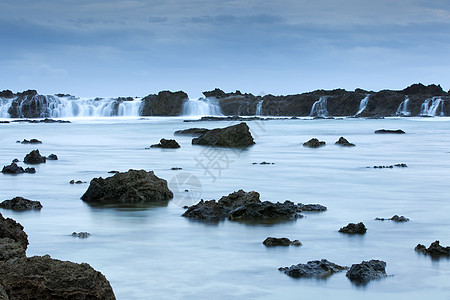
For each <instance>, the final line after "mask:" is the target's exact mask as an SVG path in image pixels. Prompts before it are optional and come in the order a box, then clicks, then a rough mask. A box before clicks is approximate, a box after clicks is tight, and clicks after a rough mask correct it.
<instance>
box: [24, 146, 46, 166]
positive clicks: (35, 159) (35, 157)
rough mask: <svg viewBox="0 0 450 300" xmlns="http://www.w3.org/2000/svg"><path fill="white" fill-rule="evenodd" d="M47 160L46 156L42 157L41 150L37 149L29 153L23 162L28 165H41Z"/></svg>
mask: <svg viewBox="0 0 450 300" xmlns="http://www.w3.org/2000/svg"><path fill="white" fill-rule="evenodd" d="M46 160H47V159H46V158H45V156H41V154H40V153H39V150H37V149H36V150H33V151H31V152H30V153H28V154H27V155H26V156H25V158H24V159H23V162H24V163H26V164H40V163H45V162H46Z"/></svg>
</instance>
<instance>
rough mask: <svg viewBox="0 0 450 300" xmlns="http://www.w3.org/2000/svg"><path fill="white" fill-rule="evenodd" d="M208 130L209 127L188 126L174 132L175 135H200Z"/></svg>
mask: <svg viewBox="0 0 450 300" xmlns="http://www.w3.org/2000/svg"><path fill="white" fill-rule="evenodd" d="M208 131H209V129H206V128H189V129H183V130H177V131H175V132H174V134H175V135H191V136H200V135H202V134H205V133H207V132H208Z"/></svg>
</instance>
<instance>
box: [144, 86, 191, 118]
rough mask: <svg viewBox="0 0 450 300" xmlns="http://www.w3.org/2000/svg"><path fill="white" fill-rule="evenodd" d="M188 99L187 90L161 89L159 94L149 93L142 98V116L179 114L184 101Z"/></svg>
mask: <svg viewBox="0 0 450 300" xmlns="http://www.w3.org/2000/svg"><path fill="white" fill-rule="evenodd" d="M186 99H188V95H187V94H186V93H185V92H182V91H179V92H170V91H161V92H159V93H158V95H148V96H146V97H144V98H143V99H142V101H143V106H142V112H141V115H142V116H179V115H181V113H182V111H183V102H184V101H185V100H186Z"/></svg>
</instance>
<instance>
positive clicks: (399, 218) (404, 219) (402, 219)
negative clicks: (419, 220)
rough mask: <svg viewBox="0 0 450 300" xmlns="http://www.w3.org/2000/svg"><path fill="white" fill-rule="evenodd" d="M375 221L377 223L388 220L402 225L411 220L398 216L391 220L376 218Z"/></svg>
mask: <svg viewBox="0 0 450 300" xmlns="http://www.w3.org/2000/svg"><path fill="white" fill-rule="evenodd" d="M375 220H377V221H386V220H391V221H394V222H397V223H402V222H408V221H409V219H408V218H407V217H405V216H400V217H399V216H397V215H394V216H393V217H392V218H389V219H385V218H375Z"/></svg>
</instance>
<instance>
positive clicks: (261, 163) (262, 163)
mask: <svg viewBox="0 0 450 300" xmlns="http://www.w3.org/2000/svg"><path fill="white" fill-rule="evenodd" d="M252 164H253V165H258V163H257V162H254V163H252ZM274 164H275V163H270V162H266V161H262V162H260V163H259V165H274Z"/></svg>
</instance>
